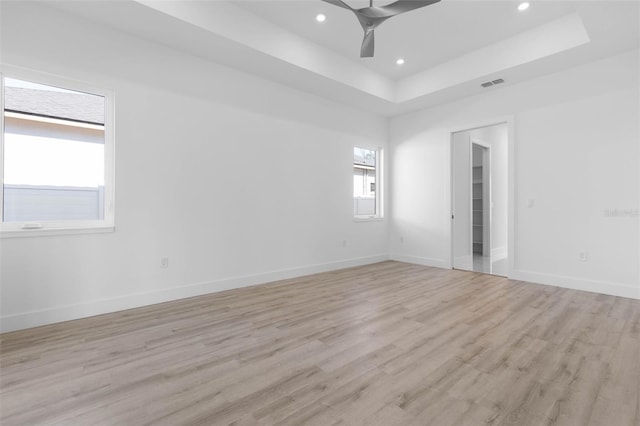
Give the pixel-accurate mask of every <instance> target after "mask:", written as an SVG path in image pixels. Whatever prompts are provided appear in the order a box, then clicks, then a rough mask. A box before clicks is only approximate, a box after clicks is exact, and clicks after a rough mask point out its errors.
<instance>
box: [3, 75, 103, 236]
mask: <svg viewBox="0 0 640 426" xmlns="http://www.w3.org/2000/svg"><path fill="white" fill-rule="evenodd" d="M2 81H3V87H2V88H3V99H2V100H3V111H4V114H3V122H4V123H3V124H4V125H3V132H2V152H3V157H2V176H3V185H2V231H3V235H5V234H10V235H12V236H15V235H26V234H29V233H33V232H36V233H37V231H45V233H46V231H49V232H50V231H60V230H70V229H84V230H86V229H92V228H104V227H112V226H113V206H112V200H113V199H112V196H113V193H112V191H113V188H112V185H111V179H112V176H111V173H110V172H109V171H110V169H111V163H112V155H111V152H112V151H111V149H112V147H111V145H112V144H111V143H110V137H109V136H110V134H111V129H108V126H109V123H110V122H111V121H110V116H109V114H107V112H108V108H107V104H108V102H107V101H108V99H107V96H106V95H105V94H104V93H101V94H98V93H92V92H89V91H83V90H78V89H76V88H75V87H73V84H69V85H66V84H65V85H63V84H59V83H58V82H56V83H58V84H50V83H49V82H48V81H40V80H38V79H19V78H13V77H11V78H10V77H7V76H4V77H3V79H2Z"/></svg>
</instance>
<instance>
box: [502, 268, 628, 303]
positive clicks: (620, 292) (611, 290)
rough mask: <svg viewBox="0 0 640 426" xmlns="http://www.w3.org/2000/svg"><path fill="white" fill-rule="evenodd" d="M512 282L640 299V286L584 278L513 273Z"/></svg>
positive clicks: (527, 272)
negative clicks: (525, 282)
mask: <svg viewBox="0 0 640 426" xmlns="http://www.w3.org/2000/svg"><path fill="white" fill-rule="evenodd" d="M509 279H511V280H518V281H528V282H531V283H536V284H544V285H551V286H555V287H562V288H570V289H573V290H582V291H589V292H592V293H600V294H608V295H611V296H620V297H628V298H631V299H640V286H632V285H625V284H620V283H612V282H606V281H595V280H585V279H582V278H576V277H568V276H562V275H553V274H543V273H539V272H531V271H521V270H516V271H513V274H511V275H510V276H509Z"/></svg>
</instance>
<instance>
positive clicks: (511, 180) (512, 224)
mask: <svg viewBox="0 0 640 426" xmlns="http://www.w3.org/2000/svg"><path fill="white" fill-rule="evenodd" d="M499 124H506V125H507V152H508V155H507V161H508V163H509V164H508V165H507V168H508V174H507V180H508V182H507V188H508V195H507V196H508V198H509V199H508V201H507V206H508V212H507V244H508V247H507V257H508V259H507V262H508V263H507V277H512V276H513V274H514V271H515V265H516V250H515V240H516V233H515V230H516V209H515V206H516V202H517V199H516V191H515V187H516V186H515V179H516V173H515V154H516V140H515V117H514V116H513V115H507V116H500V117H497V118H493V119H486V120H482V121H477V122H472V123H466V124H465V123H462V124H457V125H452V126H450V127H449V128H448V129H447V132H448V134H449V152H448V154H449V161H448V167H449V174H448V178H449V184H448V194H447V195H448V197H449V209H448V211H447V212H446V219H447V220H448V221H449V238H448V240H449V259H448V265H449V269H453V235H454V234H453V202H454V198H453V193H454V192H453V191H454V188H453V183H454V182H453V136H454V133H461V132H466V131H470V130H476V129H481V128H484V127H491V126H496V125H499Z"/></svg>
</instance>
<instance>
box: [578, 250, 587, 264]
mask: <svg viewBox="0 0 640 426" xmlns="http://www.w3.org/2000/svg"><path fill="white" fill-rule="evenodd" d="M578 260H579V261H580V262H586V261H587V252H586V251H581V252H580V253H578Z"/></svg>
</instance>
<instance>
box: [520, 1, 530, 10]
mask: <svg viewBox="0 0 640 426" xmlns="http://www.w3.org/2000/svg"><path fill="white" fill-rule="evenodd" d="M529 6H530V5H529V2H527V1H525V2H523V3H520V4H519V5H518V10H519V11H521V12H522V11H523V10H527V9H529Z"/></svg>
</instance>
